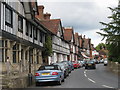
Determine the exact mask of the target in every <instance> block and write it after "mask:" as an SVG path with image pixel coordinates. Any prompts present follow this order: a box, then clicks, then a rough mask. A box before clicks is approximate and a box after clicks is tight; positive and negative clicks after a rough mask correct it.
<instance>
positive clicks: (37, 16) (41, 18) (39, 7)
mask: <svg viewBox="0 0 120 90" xmlns="http://www.w3.org/2000/svg"><path fill="white" fill-rule="evenodd" d="M38 12H39V15H36V18H38V19H40V20H43V19H44V14H43V12H44V6H43V5H41V6H38Z"/></svg>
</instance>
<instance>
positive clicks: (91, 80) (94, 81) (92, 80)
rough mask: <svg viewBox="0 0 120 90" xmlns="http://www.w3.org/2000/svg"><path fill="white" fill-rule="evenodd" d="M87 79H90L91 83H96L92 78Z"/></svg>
mask: <svg viewBox="0 0 120 90" xmlns="http://www.w3.org/2000/svg"><path fill="white" fill-rule="evenodd" d="M88 80H89V81H91V82H93V83H96V82H95V81H94V80H92V79H90V78H88Z"/></svg>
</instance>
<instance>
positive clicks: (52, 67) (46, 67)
mask: <svg viewBox="0 0 120 90" xmlns="http://www.w3.org/2000/svg"><path fill="white" fill-rule="evenodd" d="M38 70H58V67H57V66H41V67H40V68H39V69H38Z"/></svg>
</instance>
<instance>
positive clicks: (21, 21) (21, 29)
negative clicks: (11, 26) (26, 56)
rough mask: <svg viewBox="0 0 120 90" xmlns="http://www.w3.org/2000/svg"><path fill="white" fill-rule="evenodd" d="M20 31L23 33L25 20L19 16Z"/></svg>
mask: <svg viewBox="0 0 120 90" xmlns="http://www.w3.org/2000/svg"><path fill="white" fill-rule="evenodd" d="M18 31H19V32H21V33H23V18H22V17H21V16H18Z"/></svg>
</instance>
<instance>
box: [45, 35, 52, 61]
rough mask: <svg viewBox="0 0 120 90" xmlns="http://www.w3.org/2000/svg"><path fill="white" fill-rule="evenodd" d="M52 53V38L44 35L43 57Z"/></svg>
mask: <svg viewBox="0 0 120 90" xmlns="http://www.w3.org/2000/svg"><path fill="white" fill-rule="evenodd" d="M51 54H52V39H51V36H50V35H48V34H47V35H46V41H45V43H44V51H43V58H44V59H46V58H47V57H48V56H50V55H51Z"/></svg>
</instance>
